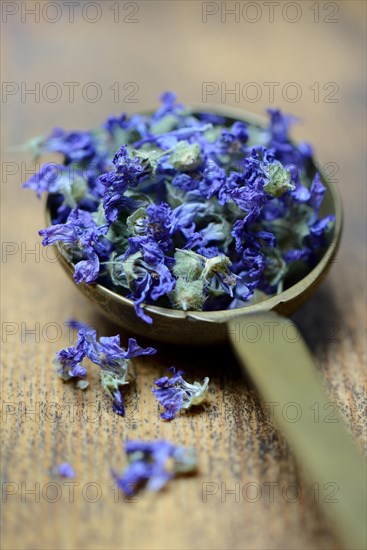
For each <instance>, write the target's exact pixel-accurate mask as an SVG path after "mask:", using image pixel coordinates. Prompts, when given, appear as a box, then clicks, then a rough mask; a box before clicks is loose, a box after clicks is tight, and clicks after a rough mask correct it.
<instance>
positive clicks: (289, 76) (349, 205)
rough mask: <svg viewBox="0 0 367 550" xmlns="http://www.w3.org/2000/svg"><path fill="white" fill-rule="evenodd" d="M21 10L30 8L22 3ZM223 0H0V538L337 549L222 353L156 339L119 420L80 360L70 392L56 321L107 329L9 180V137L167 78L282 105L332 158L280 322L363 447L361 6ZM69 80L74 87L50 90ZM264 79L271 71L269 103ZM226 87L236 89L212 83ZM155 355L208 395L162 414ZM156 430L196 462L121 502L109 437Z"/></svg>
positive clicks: (235, 101)
mask: <svg viewBox="0 0 367 550" xmlns="http://www.w3.org/2000/svg"><path fill="white" fill-rule="evenodd" d="M36 4H38V8H37V6H36V9H40V10H41V11H40V15H39V20H37V21H36V20H35V18H36V17H37V12H36V15H32V14H31V13H30V12H29V11H27V10H31V9H34V7H35V5H36ZM209 4H210V5H209ZM223 4H224V7H223ZM234 4H235V3H232V2H231V3H222V2H210V3H202V2H196V1H193V2H190V1H183V2H180V1H177V2H156V1H155V0H153V1H150V2H146V1H141V2H140V1H139V2H137V3H136V2H130V3H127V2H112V1H111V2H109V1H105V2H94V3H91V2H82V3H80V5H76V6H75V13H74V20H73V21H72V18H71V15H70V12H69V11H68V10H69V9H70V8H68V7H67V5H66V3H65V2H61V1H60V2H57V3H56V2H52V3H50V2H38V3H37V2H3V3H2V9H3V10H6V11H4V12H3V23H2V81H3V100H2V112H3V136H2V137H3V148H2V150H3V158H2V253H3V256H2V268H3V284H2V348H3V353H2V381H3V400H4V401H3V408H2V423H1V424H2V428H3V440H2V453H3V454H2V482H3V485H2V488H3V500H2V501H3V505H2V510H3V521H4V527H5V529H4V530H3V535H2V537H3V541H2V542H3V548H4V549H25V548H27V549H31V548H32V549H33V548H35V549H36V548H42V549H58V548H60V549H67V548H68V549H69V548H70V549H74V548H95V549H110V548H111V549H112V548H125V549H128V548H136V549H142V548H149V549H150V548H151V549H165V548H167V549H168V548H174V549H176V548H177V549H179V548H180V549H197V548H200V549H204V548H213V549H214V548H218V549H222V548H226V549H227V548H228V549H232V548H248V549H255V548H256V549H265V548H266V549H268V548H269V549H270V548H272V549H285V548H290V549H295V548H299V549H306V548H307V549H309V548H312V549H314V548H327V549H330V548H340V546H339V545H338V542H337V540H336V538H335V536H334V535H333V533H332V531H331V530H330V528H329V527H328V525H327V523H326V521H325V520H324V518H323V516H322V514H321V512H320V511H319V508H318V505H317V500H318V499H321V498H326V497H327V494H328V493H329V492H330V491H329V489H328V490H325V489H324V488H322V487H321V488H319V489H320V493H319V495H317V492H316V487H315V486H314V484H313V481H312V480H309V479H307V478H305V476H304V475H303V473H302V471H301V470H300V469H299V467H298V466H297V464H296V463H295V461H294V459H293V457H292V453H291V451H290V449H289V448H288V447H287V444H286V443H285V441H284V439H283V438H282V436H281V435H280V434H279V433H278V432H277V431H276V430H275V429H274V427H273V425H272V423H271V421H270V420H269V418H268V417H267V415H266V414H265V412H264V408H263V407H262V406H261V404H260V402H259V400H258V398H257V396H256V393H255V391H254V389H253V388H252V387H251V384H250V383H249V382H244V381H243V380H242V377H241V374H240V371H239V368H238V366H237V365H236V361H235V359H234V357H233V355H232V354H231V352H230V350H229V348H228V347H222V348H219V349H189V348H186V349H180V348H175V347H168V346H166V345H162V344H161V345H159V344H158V350H159V353H158V354H157V356H155V357H152V358H143V359H138V360H136V361H135V362H134V375H136V380H135V381H134V382H133V383H131V385H130V387H129V388H128V389H127V391H126V410H127V416H126V418H125V419H123V418H120V417H118V416H117V415H115V414H113V413H111V412H110V409H109V403H108V401H107V399H105V398H104V397H103V395H102V394H101V389H100V386H99V384H98V377H97V370H96V369H94V370H93V374H92V377H91V385H90V388H89V389H88V390H87V391H86V392H85V393H82V392H80V391H76V390H74V389H73V387H71V386H69V385H63V384H62V383H61V381H60V380H59V379H58V378H57V377H56V376H55V374H54V370H53V367H52V364H51V361H52V358H53V356H54V354H55V352H56V351H57V350H59V349H61V348H62V347H64V346H65V345H68V344H69V341H70V335H69V332H68V330H67V328H66V327H65V325H64V322H65V321H66V320H68V319H69V318H71V317H75V318H77V319H80V320H83V321H86V322H90V323H94V324H96V325H97V326H98V328H99V332H100V334H106V335H112V334H116V333H117V332H118V328H117V327H116V326H113V325H111V324H110V323H108V322H107V321H106V320H105V319H104V318H103V317H101V316H100V315H99V313H98V312H96V311H95V309H94V307H93V306H92V305H91V304H90V303H88V301H87V300H86V299H84V298H83V297H82V296H81V294H80V293H79V292H78V290H77V288H76V287H75V286H73V285H72V284H71V283H70V281H69V280H67V278H66V276H65V275H64V273H63V272H62V270H61V268H60V267H59V266H58V265H57V264H56V263H54V262H53V261H52V260H53V255H52V252H51V251H50V252H49V254H48V255H46V254H45V253H43V252H42V250H41V247H40V239H39V237H38V235H37V230H38V229H40V228H42V227H43V226H44V220H43V211H42V204H41V202H39V201H38V200H37V199H36V198H35V197H34V196H33V195H32V194H31V192H30V191H22V190H21V182H22V181H23V180H24V179H26V177H27V173H26V172H27V171H28V173H29V172H34V171H35V166H34V163H32V160H31V157H30V155H29V154H28V153H25V152H14V151H12V149H11V148H12V147H13V146H17V145H19V144H21V143H24V142H25V141H27V140H29V139H30V138H32V137H33V136H35V135H38V134H44V133H47V132H49V130H50V128H52V127H54V126H61V127H64V128H67V129H72V128H77V129H81V128H88V127H91V126H95V125H97V124H99V123H100V122H101V121H102V120H103V119H104V118H105V117H106V116H107V115H108V114H111V113H116V114H117V113H119V112H121V111H122V110H126V111H128V112H133V111H134V110H136V109H143V108H146V107H149V106H151V105H154V104H156V101H157V97H158V96H159V94H160V93H161V92H162V91H163V90H167V89H172V90H175V91H177V93H178V94H179V98H180V99H181V100H183V101H185V102H191V103H200V102H201V101H202V99H203V95H202V90H203V87H204V88H205V86H206V88H205V90H208V88H207V86H208V85H207V84H205V83H212V87H211V89H212V90H214V91H215V90H217V89H218V90H219V91H217V92H216V93H214V92H213V95H212V96H211V97H208V99H209V100H210V101H211V102H213V103H226V104H228V105H235V106H237V107H240V108H244V109H247V110H253V111H255V112H256V113H259V114H261V113H262V112H263V111H264V109H265V108H266V107H267V106H268V105H269V104H273V105H277V106H280V107H281V108H283V109H285V110H287V111H289V112H292V113H293V114H295V115H299V116H300V117H301V118H302V119H303V124H302V125H299V127H297V129H296V130H295V135H296V136H298V137H302V139H305V140H309V141H310V142H312V143H313V144H315V147H316V151H317V154H318V156H319V158H321V159H323V164H325V163H329V165H328V166H329V170H330V171H333V172H335V173H334V178H335V179H336V180H337V183H336V185H338V187H339V189H340V191H341V194H342V197H343V200H344V206H345V216H346V222H345V232H344V238H343V242H342V247H341V250H340V253H339V254H338V258H337V261H336V262H335V265H334V267H333V270H332V273H331V274H330V276H329V277H328V279H327V281H326V282H325V283H324V284H323V286H322V287H321V288H320V290H319V291H318V292H317V294H316V295H315V296H313V297H312V298H311V299H310V300H309V302H308V303H307V304H306V305H305V306H304V307H303V308H302V310H301V311H299V312H298V313H297V314H296V315H295V316H294V319H295V321H296V323H297V324H298V326H299V327H300V329H301V331H302V333H303V335H304V337H305V339H306V341H307V342H308V344H309V345H310V347H311V349H312V352H313V354H314V357H315V363H316V365H317V367H318V369H319V371H320V373H321V376H322V378H323V381H324V383H325V386H326V389H327V391H328V393H329V396H330V402H331V403H333V404H334V405H333V407H334V408H335V409H337V410H338V412H339V414H340V415H341V417H342V418H343V420H344V421H345V424H346V427H347V429H348V430H349V431H350V433H351V435H352V437H353V438H354V439H355V442H356V445H357V446H359V447H360V448H363V447H365V446H366V433H365V421H364V412H365V404H366V393H365V343H364V335H365V280H366V279H365V275H366V273H365V244H366V243H365V231H364V229H365V206H364V205H365V195H366V187H365V181H366V174H365V152H366V150H365V146H366V138H365V77H366V69H365V66H366V65H365V61H366V59H365V53H364V46H365V42H366V40H365V16H366V9H365V8H366V4H365V2H363V1H356V2H355V1H349V0H348V1H341V2H329V3H325V2H316V3H315V2H307V1H298V2H293V3H289V2H280V3H279V5H278V4H277V6H275V8H274V10H275V11H274V18H273V19H274V20H273V22H270V21H269V17H270V16H269V9H270V8H269V6H268V5H267V3H266V2H258V3H257V5H258V8H256V6H255V7H254V6H253V4H254V3H248V2H239V3H238V4H239V5H240V7H241V10H242V11H241V12H240V13H239V14H237V16H238V17H239V20H238V21H237V22H236V21H235V16H233V15H232V16H231V15H230V14H228V13H226V11H225V8H226V7H227V8H228V9H229V7H230V6H231V5H234ZM250 4H252V5H250ZM291 4H292V5H291ZM55 5H56V7H55ZM4 6H5V7H4ZM47 6H48V7H47ZM118 6H119V8H120V13H118V12H117V8H118ZM255 8H256V9H257V11H256V12H255ZM202 10H206V11H207V13H208V14H207V21H206V22H204V21H203V11H202ZM221 10H222V14H221ZM11 12H14V13H11ZM209 12H210V14H209ZM204 15H205V14H204ZM221 15H222V16H223V19H224V21H223V22H221V19H220V18H221ZM114 18H115V19H116V22H115V21H114ZM297 18H298V19H299V20H297V21H295V20H296V19H297ZM56 19H58V20H56ZM93 19H96V21H95V22H92V20H93ZM255 19H258V21H257V22H252V23H251V22H249V21H250V20H253V21H254V20H255ZM52 20H54V21H55V22H53V23H52V22H51V21H52ZM132 20H136V22H132ZM290 20H293V21H295V22H293V23H291V22H290ZM72 82H74V83H75V84H74V85H73V86H74V94H75V95H74V98H73V97H72V96H70V97H69V96H68V91H70V90H71V86H72V85H71V84H65V83H72ZM236 82H237V83H238V84H237V85H236ZM269 82H272V83H278V84H277V85H275V87H274V102H273V103H271V99H272V98H271V97H269V89H270V85H269V84H264V83H269ZM52 83H54V84H52ZM91 83H94V84H91ZM249 83H255V85H252V88H251V85H249ZM290 83H296V84H290ZM55 84H56V85H55ZM236 86H237V91H238V90H240V93H241V97H240V98H238V97H236V96H235V95H233V94H232V95H231V94H229V93H227V94H226V92H229V91H230V90H233V89H235V88H236ZM38 87H39V89H38ZM31 89H35V90H36V95H34V94H33V95H32V94H31V93H26V92H27V91H28V92H29V91H30V90H31ZM221 89H222V92H223V96H221V93H220V90H221ZM96 93H98V94H99V95H100V97H99V98H97V100H96V101H95V102H93V98H94V97H95V94H96ZM57 94H58V95H59V97H57ZM60 94H61V95H60ZM117 94H118V95H119V97H117ZM256 94H257V97H255V96H256ZM296 94H298V95H301V97H299V98H297V97H296ZM295 97H296V99H298V100H297V101H294V102H292V101H291V100H293V99H294V98H295ZM254 98H255V99H256V100H254ZM132 99H134V100H136V102H135V103H132V102H131V100H132ZM251 99H252V100H253V101H252V102H251ZM28 175H29V174H28ZM32 250H33V252H32ZM32 331H33V333H32ZM123 336H124V338H125V337H126V335H123ZM171 365H176V366H177V367H180V368H182V369H184V370H186V371H187V373H188V375H189V377H193V378H196V379H200V378H202V377H204V376H205V375H208V376H209V377H210V379H211V382H210V401H209V403H208V404H207V405H206V406H205V407H204V408H202V409H198V410H197V411H196V412H193V413H189V414H182V415H180V416H179V417H178V418H177V419H176V420H174V421H173V422H172V423H164V422H162V421H161V420H160V419H159V414H158V412H159V411H158V406H157V402H156V401H155V400H154V399H153V398H152V394H151V389H150V388H151V386H152V382H153V380H154V379H156V378H157V377H158V376H161V375H163V374H164V373H165V371H166V369H167V367H169V366H171ZM327 412H328V413H329V412H332V410H330V411H327ZM320 414H321V419H320V420H321V421H322V419H323V415H325V414H326V412H324V411H321V412H320ZM160 437H164V438H167V439H169V440H171V441H173V442H176V443H178V444H182V445H187V446H195V447H196V449H197V452H198V456H199V463H200V472H199V474H198V475H197V476H193V477H190V478H181V479H178V480H175V481H173V482H172V483H171V484H170V485H169V486H168V487H167V489H166V490H164V491H162V492H161V493H159V494H149V493H147V492H142V493H140V494H139V495H138V496H137V498H136V499H134V500H130V501H129V500H128V501H125V502H124V500H123V498H122V496H121V495H119V494H118V493H116V491H114V488H113V486H112V478H111V475H110V468H111V467H114V468H122V467H123V466H124V455H123V440H124V439H125V438H130V439H134V438H142V439H156V438H160ZM63 461H68V462H70V463H71V464H72V465H73V467H74V468H75V471H76V477H75V479H74V480H63V479H61V478H58V477H57V476H55V475H54V473H53V468H54V466H55V465H56V464H59V463H60V462H63ZM70 481H73V482H74V485H70V483H69V482H70ZM331 481H332V480H331ZM271 488H273V489H274V498H270V489H271ZM233 490H234V491H235V493H233V492H232V493H231V492H230V491H233ZM32 491H33V492H32ZM236 491H237V493H236Z"/></svg>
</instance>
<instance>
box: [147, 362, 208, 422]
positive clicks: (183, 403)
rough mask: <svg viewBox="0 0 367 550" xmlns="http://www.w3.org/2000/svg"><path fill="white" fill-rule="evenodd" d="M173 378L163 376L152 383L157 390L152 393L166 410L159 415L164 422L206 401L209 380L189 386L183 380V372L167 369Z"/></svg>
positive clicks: (206, 378)
mask: <svg viewBox="0 0 367 550" xmlns="http://www.w3.org/2000/svg"><path fill="white" fill-rule="evenodd" d="M169 370H170V371H172V372H173V376H172V377H171V378H168V376H163V377H162V378H158V380H156V381H155V382H154V384H155V385H156V386H157V388H152V391H153V393H154V395H155V396H156V398H157V399H158V401H159V403H160V404H161V405H162V407H164V408H165V409H166V410H165V412H163V413H161V417H162V418H163V419H164V420H173V418H175V416H176V414H177V413H178V412H179V411H180V410H181V409H190V408H191V407H192V406H193V405H200V404H201V403H203V402H204V401H205V400H206V399H207V395H208V385H209V378H208V377H205V378H204V380H203V382H202V383H201V384H200V382H194V383H193V384H189V383H188V382H186V380H184V379H183V377H182V375H183V374H184V371H182V370H179V371H176V369H175V368H174V367H171V368H170V369H169Z"/></svg>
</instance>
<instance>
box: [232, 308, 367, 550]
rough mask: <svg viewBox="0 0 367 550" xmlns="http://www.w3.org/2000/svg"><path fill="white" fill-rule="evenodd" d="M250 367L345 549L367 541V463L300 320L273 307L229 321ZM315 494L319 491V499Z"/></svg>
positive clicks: (238, 351)
mask: <svg viewBox="0 0 367 550" xmlns="http://www.w3.org/2000/svg"><path fill="white" fill-rule="evenodd" d="M228 334H229V338H230V340H231V343H232V346H233V348H234V350H235V352H236V355H237V357H238V359H239V361H240V364H241V367H242V369H243V371H244V373H246V374H248V375H249V376H250V378H251V379H252V381H253V382H254V384H255V386H256V387H257V390H258V391H259V393H260V395H261V397H262V399H263V400H264V401H265V405H267V408H268V410H269V411H270V412H271V415H272V417H273V418H274V421H275V424H277V425H278V427H279V428H280V429H281V431H282V432H283V434H284V436H285V437H286V439H287V441H288V443H289V445H290V447H291V449H292V451H293V453H294V455H295V457H296V460H297V461H298V463H299V464H300V465H301V466H302V469H304V471H305V475H306V476H308V478H309V481H311V484H312V485H313V484H315V483H316V484H317V485H316V486H315V487H317V488H318V491H319V493H318V495H319V499H318V501H319V502H320V504H321V505H322V508H323V510H324V512H325V515H326V516H327V517H328V518H329V522H330V527H331V528H332V529H333V530H334V531H335V533H336V534H339V538H340V540H341V542H342V543H343V548H346V549H353V550H356V549H363V550H364V549H365V548H367V544H366V530H365V521H366V517H367V516H366V466H365V462H364V460H363V458H362V456H361V455H360V454H359V452H358V451H357V449H356V448H355V445H354V443H353V441H352V438H351V436H349V435H348V433H347V431H346V429H345V427H344V426H343V424H342V421H341V420H340V418H339V417H337V416H336V415H335V409H336V406H335V404H333V403H332V402H331V400H330V399H329V398H328V396H327V394H326V392H325V390H324V388H323V386H322V382H321V379H320V377H319V374H318V373H317V371H316V369H315V366H314V362H313V359H312V356H311V354H310V352H309V350H308V349H307V347H306V345H305V343H304V341H303V340H302V337H301V336H300V334H299V331H298V329H297V328H296V326H295V325H294V324H293V323H292V321H290V320H289V319H286V318H284V317H281V316H280V315H278V314H276V313H274V312H265V313H258V314H257V313H256V314H249V315H244V316H243V317H239V318H238V319H237V320H233V321H231V322H229V323H228ZM315 500H316V499H315Z"/></svg>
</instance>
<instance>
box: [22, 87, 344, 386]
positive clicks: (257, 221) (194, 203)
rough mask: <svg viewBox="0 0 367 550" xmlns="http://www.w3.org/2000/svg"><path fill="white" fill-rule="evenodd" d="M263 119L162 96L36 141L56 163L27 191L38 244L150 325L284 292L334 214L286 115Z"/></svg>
mask: <svg viewBox="0 0 367 550" xmlns="http://www.w3.org/2000/svg"><path fill="white" fill-rule="evenodd" d="M268 114H269V117H270V120H269V124H268V126H267V128H262V127H260V126H257V125H255V124H250V123H244V122H241V121H234V120H230V119H227V118H225V117H223V116H220V115H217V114H215V113H206V112H197V111H195V112H193V111H192V110H191V109H190V108H188V107H186V106H184V105H182V104H180V103H177V102H176V97H175V94H173V93H171V92H167V93H164V94H163V95H162V96H161V106H160V107H159V108H158V109H157V110H156V111H155V112H154V113H152V114H150V115H147V114H133V115H129V116H128V115H126V114H122V115H121V116H119V117H113V116H112V117H110V118H108V120H107V121H106V122H105V123H104V124H103V125H102V126H101V127H100V128H97V129H95V130H92V131H81V132H78V131H72V132H68V131H64V130H62V129H59V128H57V129H55V130H53V132H52V133H51V135H50V136H48V137H47V138H45V139H37V140H35V141H34V142H33V143H32V149H33V150H36V153H37V156H39V155H42V154H43V153H46V152H53V153H59V154H61V155H62V158H63V162H62V165H60V166H55V165H47V164H46V165H45V166H43V167H42V168H41V170H40V172H39V173H38V174H37V175H33V176H32V177H31V178H30V179H29V180H28V181H27V182H26V183H25V187H28V188H31V189H34V190H35V191H36V192H37V194H38V195H40V194H41V193H42V192H48V193H50V194H51V199H52V200H51V205H52V225H51V226H50V227H48V228H46V229H44V230H42V231H40V234H41V235H42V237H43V244H44V245H45V246H47V245H51V244H54V243H61V244H62V247H63V253H64V254H65V255H66V256H67V257H68V259H69V260H70V261H71V262H72V263H73V264H74V266H75V273H74V278H75V281H76V283H80V282H85V283H87V284H92V283H95V282H98V283H100V284H102V285H105V286H107V287H109V288H110V289H112V290H113V291H115V292H117V293H121V294H123V295H124V296H127V297H129V298H131V299H132V300H133V301H134V304H135V310H136V313H137V315H138V316H139V317H140V318H141V319H143V320H144V321H146V322H147V323H151V322H152V319H151V318H150V317H149V315H147V313H146V312H144V310H143V308H142V305H143V304H156V305H159V306H162V307H168V308H175V309H181V310H185V311H188V310H196V311H200V310H205V311H210V310H223V309H228V308H237V307H242V306H245V305H248V304H252V303H254V302H257V301H260V300H263V299H265V298H266V297H267V296H270V295H274V294H276V293H279V292H281V291H282V290H283V288H284V287H285V285H287V284H291V282H290V281H292V280H294V277H295V274H297V273H298V274H299V273H301V275H297V276H302V273H303V274H305V273H307V271H308V270H310V269H311V268H312V267H313V266H314V265H315V264H316V263H317V261H318V258H319V257H320V254H322V252H323V251H324V250H325V248H326V245H327V239H328V238H329V235H328V234H329V232H330V231H331V229H332V226H333V222H334V216H332V215H329V216H325V217H320V214H319V210H320V205H321V202H322V199H323V195H324V193H325V187H324V185H323V184H322V182H321V179H320V176H319V174H318V173H317V172H315V170H314V169H313V167H312V166H313V165H312V162H311V155H312V149H311V147H310V146H309V145H308V144H305V143H301V144H295V143H293V142H292V141H291V139H290V137H289V127H290V125H291V124H292V122H293V119H292V117H290V116H287V115H283V114H282V113H281V112H280V111H278V110H275V109H269V110H268ZM302 270H303V271H302ZM71 353H73V352H71ZM75 353H76V354H77V353H78V352H75ZM75 359H76V360H75V361H74V360H73V359H71V361H72V366H71V369H67V372H69V370H70V371H71V372H74V371H75V372H76V373H77V372H78V369H80V368H81V367H79V366H78V365H79V361H78V360H77V357H76V358H75ZM68 360H69V359H68V358H66V359H65V361H68ZM81 372H82V371H81ZM113 391H115V390H113Z"/></svg>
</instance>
